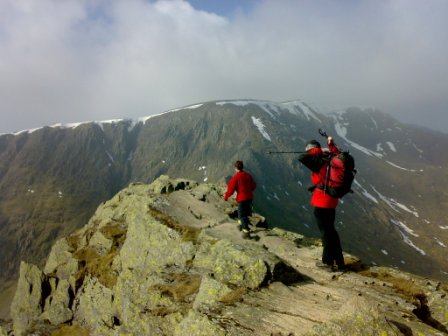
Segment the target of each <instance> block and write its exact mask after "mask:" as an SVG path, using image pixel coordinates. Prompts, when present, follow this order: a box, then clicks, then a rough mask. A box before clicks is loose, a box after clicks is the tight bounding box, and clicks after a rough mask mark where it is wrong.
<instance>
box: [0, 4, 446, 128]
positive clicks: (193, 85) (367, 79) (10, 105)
mask: <svg viewBox="0 0 448 336" xmlns="http://www.w3.org/2000/svg"><path fill="white" fill-rule="evenodd" d="M447 13H448V1H446V0H425V1H421V0H381V1H378V0H363V1H360V0H240V1H237V0H191V1H187V0H164V1H156V0H64V1H60V0H39V1H35V0H0V120H1V122H0V133H10V132H16V131H21V130H24V129H33V128H37V127H41V126H44V125H52V124H55V123H74V122H82V121H94V120H96V121H99V120H109V119H121V118H137V117H144V116H149V115H153V114H159V113H161V112H164V111H167V110H170V109H174V108H178V107H182V106H186V105H191V104H196V103H201V102H205V101H210V100H224V99H262V100H271V101H274V102H282V101H288V100H295V99H300V100H302V101H304V102H306V103H308V104H309V105H311V106H315V107H317V108H320V109H321V111H323V110H326V109H333V108H334V109H340V108H344V107H349V106H369V107H371V106H373V107H377V108H378V109H381V110H382V111H384V112H386V113H389V114H391V115H392V116H394V117H395V118H397V119H398V120H400V121H402V122H405V123H412V124H418V125H422V126H425V127H429V128H432V129H435V130H439V131H442V132H445V133H448V131H447V128H448V20H446V14H447Z"/></svg>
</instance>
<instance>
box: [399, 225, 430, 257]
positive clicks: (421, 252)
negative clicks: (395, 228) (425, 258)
mask: <svg viewBox="0 0 448 336" xmlns="http://www.w3.org/2000/svg"><path fill="white" fill-rule="evenodd" d="M399 232H400V235H401V238H402V239H403V241H404V242H405V243H406V244H408V245H409V246H410V247H412V248H413V249H415V250H416V251H417V252H419V253H420V254H421V255H426V252H425V251H424V250H423V249H421V248H420V247H418V246H417V245H415V244H414V243H413V242H412V240H411V239H410V238H409V237H408V236H406V235H405V234H404V233H403V232H401V231H399Z"/></svg>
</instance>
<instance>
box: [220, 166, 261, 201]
mask: <svg viewBox="0 0 448 336" xmlns="http://www.w3.org/2000/svg"><path fill="white" fill-rule="evenodd" d="M256 186H257V184H256V183H255V181H254V179H253V178H252V176H251V175H250V174H249V173H246V172H245V171H238V172H237V173H236V174H235V175H233V177H232V178H231V179H230V181H229V183H227V191H226V193H225V194H224V200H226V201H227V199H228V198H229V197H230V196H232V195H233V193H234V192H235V191H236V201H237V202H238V203H241V202H243V201H250V200H252V199H253V198H254V195H253V191H254V190H255V188H256Z"/></svg>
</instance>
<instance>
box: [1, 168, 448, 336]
mask: <svg viewBox="0 0 448 336" xmlns="http://www.w3.org/2000/svg"><path fill="white" fill-rule="evenodd" d="M224 191H225V185H224V184H223V183H222V184H211V183H201V184H199V183H197V182H195V181H191V180H187V179H172V178H169V177H168V176H166V175H162V176H161V177H160V178H158V179H157V180H155V181H154V182H153V183H151V184H149V185H148V184H143V183H133V184H131V185H129V187H127V188H125V189H123V190H122V191H120V192H119V193H118V194H117V195H115V196H114V197H113V198H112V199H111V200H109V201H107V202H104V203H103V204H101V205H100V206H99V207H98V209H97V210H96V212H95V214H94V215H93V216H92V218H91V219H90V220H89V222H88V223H87V225H85V226H84V227H82V228H81V229H79V230H77V231H75V232H73V233H72V234H70V235H69V236H67V237H63V238H61V239H58V240H57V241H56V243H55V244H54V245H53V247H52V249H51V252H50V254H49V256H48V259H47V262H46V263H45V266H44V267H43V268H42V269H41V268H39V267H37V266H35V265H32V264H28V263H25V262H22V263H21V265H20V277H19V280H18V284H17V290H16V292H15V295H14V300H13V303H12V305H11V316H12V324H6V325H5V324H2V323H1V322H2V321H0V335H6V334H11V332H13V334H14V335H15V336H21V335H107V336H109V335H174V336H183V335H193V336H206V335H207V336H208V335H217V336H221V335H222V336H224V335H235V336H244V335H247V336H250V335H266V336H268V335H270V336H273V335H307V336H326V335H328V336H330V335H331V336H345V335H372V336H373V335H398V334H400V335H401V334H403V335H434V336H435V335H442V334H445V333H447V332H448V329H447V326H448V315H447V312H448V301H447V300H446V295H447V293H448V287H447V285H446V284H444V283H441V282H439V281H434V280H432V279H428V278H426V279H425V278H421V277H419V276H415V275H412V274H408V273H404V272H401V271H398V270H395V269H391V268H386V267H369V266H367V265H364V264H363V263H362V262H360V261H359V259H357V258H356V257H354V256H352V255H350V254H347V253H345V255H344V259H345V263H346V265H347V269H346V270H344V272H341V271H338V272H331V271H329V270H328V269H322V268H318V267H316V266H315V262H316V260H319V259H320V256H321V254H322V246H321V244H320V241H319V240H316V239H309V238H305V237H303V236H302V235H300V234H297V233H293V232H290V231H286V230H282V229H279V228H273V229H266V228H265V227H264V226H265V225H264V224H265V222H264V218H263V217H262V216H260V215H258V214H254V215H253V216H252V217H251V226H252V229H253V234H252V239H249V240H247V239H243V238H242V236H241V232H240V231H239V230H238V229H237V221H236V219H235V213H236V207H237V206H236V202H235V201H234V200H229V201H228V202H225V201H224V200H223V194H224Z"/></svg>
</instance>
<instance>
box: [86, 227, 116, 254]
mask: <svg viewBox="0 0 448 336" xmlns="http://www.w3.org/2000/svg"><path fill="white" fill-rule="evenodd" d="M112 244H113V241H112V240H111V239H107V238H106V237H104V235H103V234H102V233H101V232H100V231H96V232H95V233H94V234H93V235H92V238H90V241H89V246H90V247H93V248H94V249H95V250H96V251H97V252H98V254H99V255H104V254H106V253H108V252H109V251H110V249H111V247H112Z"/></svg>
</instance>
